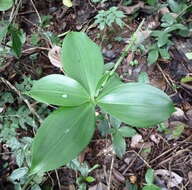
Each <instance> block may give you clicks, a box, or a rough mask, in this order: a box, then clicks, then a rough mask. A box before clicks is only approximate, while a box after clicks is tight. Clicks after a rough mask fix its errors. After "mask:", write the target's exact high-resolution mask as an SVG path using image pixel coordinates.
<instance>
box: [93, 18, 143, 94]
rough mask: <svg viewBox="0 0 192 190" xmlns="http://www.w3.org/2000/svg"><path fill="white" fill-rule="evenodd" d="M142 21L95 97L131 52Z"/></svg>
mask: <svg viewBox="0 0 192 190" xmlns="http://www.w3.org/2000/svg"><path fill="white" fill-rule="evenodd" d="M144 21H145V20H144V19H143V20H142V22H141V23H140V24H139V26H138V28H137V30H136V31H135V32H134V34H133V35H132V36H131V39H130V42H129V44H128V45H127V46H126V47H125V50H124V51H123V52H122V54H121V56H120V57H119V59H118V60H117V62H116V63H115V66H114V67H113V69H112V70H111V71H110V72H109V74H108V75H107V77H106V78H105V80H104V81H103V83H102V85H101V87H100V89H99V90H98V93H97V95H98V94H99V93H100V92H101V91H102V90H103V88H104V86H105V85H106V83H107V82H108V80H109V78H110V77H111V76H112V75H113V74H114V73H115V71H116V69H117V67H118V66H119V65H120V64H121V62H122V61H123V59H124V58H125V56H127V54H128V52H129V51H130V50H131V48H132V47H133V46H134V45H135V41H136V40H137V32H139V31H140V29H141V27H142V26H143V23H144Z"/></svg>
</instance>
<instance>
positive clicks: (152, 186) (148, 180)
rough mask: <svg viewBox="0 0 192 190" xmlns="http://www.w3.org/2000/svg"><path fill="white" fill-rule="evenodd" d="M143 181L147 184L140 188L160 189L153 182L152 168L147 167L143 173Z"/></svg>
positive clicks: (147, 189) (148, 189)
mask: <svg viewBox="0 0 192 190" xmlns="http://www.w3.org/2000/svg"><path fill="white" fill-rule="evenodd" d="M145 181H146V183H147V184H145V185H144V187H143V189H142V190H161V188H160V187H158V186H156V185H155V184H153V183H154V171H153V169H148V170H147V172H146V174H145Z"/></svg>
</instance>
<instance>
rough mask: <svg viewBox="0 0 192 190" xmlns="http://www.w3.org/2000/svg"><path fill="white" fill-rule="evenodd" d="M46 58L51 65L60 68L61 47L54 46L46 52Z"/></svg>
mask: <svg viewBox="0 0 192 190" xmlns="http://www.w3.org/2000/svg"><path fill="white" fill-rule="evenodd" d="M48 57H49V60H50V62H51V64H52V65H54V66H55V67H58V68H62V65H61V47H59V46H54V47H53V48H52V49H51V50H49V52H48Z"/></svg>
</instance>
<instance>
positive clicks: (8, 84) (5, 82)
mask: <svg viewBox="0 0 192 190" xmlns="http://www.w3.org/2000/svg"><path fill="white" fill-rule="evenodd" d="M0 80H1V81H2V82H3V83H4V84H6V85H7V86H8V87H10V88H11V89H12V90H14V91H15V92H16V94H17V95H18V96H19V97H20V98H21V99H22V100H23V101H24V102H25V104H26V105H27V107H28V108H29V110H30V111H31V113H32V114H33V115H35V116H36V117H37V119H38V121H39V123H42V121H43V120H42V119H41V117H40V116H39V115H38V114H37V112H36V111H35V110H34V108H33V107H32V106H31V104H30V103H29V101H28V100H27V99H25V98H24V97H23V96H22V94H21V92H20V91H19V90H17V89H16V88H15V87H14V86H13V85H12V84H11V83H10V82H9V81H8V80H6V79H4V78H3V77H0Z"/></svg>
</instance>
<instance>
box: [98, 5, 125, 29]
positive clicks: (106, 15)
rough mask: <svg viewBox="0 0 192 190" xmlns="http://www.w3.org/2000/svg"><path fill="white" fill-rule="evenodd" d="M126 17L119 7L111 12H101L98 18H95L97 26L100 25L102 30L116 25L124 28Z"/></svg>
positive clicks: (112, 8) (113, 8)
mask: <svg viewBox="0 0 192 190" xmlns="http://www.w3.org/2000/svg"><path fill="white" fill-rule="evenodd" d="M124 17H125V15H124V13H123V12H122V11H120V10H118V8H117V7H111V8H110V9H109V10H106V11H104V10H101V11H99V13H98V14H97V16H95V19H96V20H95V24H98V27H99V29H100V30H103V29H105V28H107V27H111V26H112V24H114V23H116V24H117V25H119V26H120V27H121V28H122V27H123V26H124V22H123V20H122V19H123V18H124Z"/></svg>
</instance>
